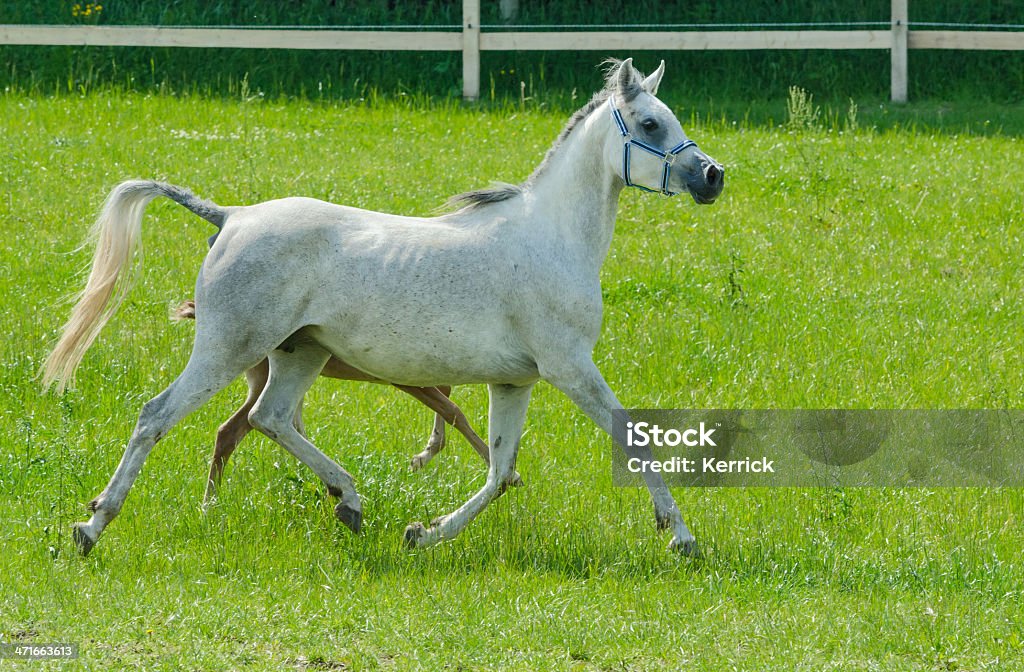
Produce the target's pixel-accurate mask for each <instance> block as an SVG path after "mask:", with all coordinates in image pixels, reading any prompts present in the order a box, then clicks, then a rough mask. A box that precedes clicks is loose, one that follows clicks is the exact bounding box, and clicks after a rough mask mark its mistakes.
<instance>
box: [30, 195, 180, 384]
mask: <svg viewBox="0 0 1024 672" xmlns="http://www.w3.org/2000/svg"><path fill="white" fill-rule="evenodd" d="M161 187H162V185H161V184H160V183H158V182H149V181H131V182H122V183H121V184H119V185H117V187H115V188H114V190H113V191H111V192H110V195H109V196H107V201H106V203H104V204H103V210H102V211H101V212H100V216H99V217H98V218H97V220H96V224H95V225H94V226H93V229H92V236H91V237H92V239H93V241H94V242H95V244H96V254H95V255H94V256H93V260H92V271H91V272H90V273H89V280H88V281H87V282H86V283H85V289H84V290H83V291H82V293H81V295H80V296H79V297H78V302H77V303H76V304H75V307H74V308H73V309H72V311H71V318H70V319H69V320H68V322H67V324H65V325H64V329H63V331H62V333H61V337H60V340H59V341H57V345H56V346H55V347H54V348H53V352H51V353H50V356H49V357H47V359H46V362H45V363H44V364H43V370H42V381H43V386H44V387H50V386H51V385H53V384H56V385H57V390H58V391H59V392H63V391H64V390H65V388H67V386H68V384H69V383H70V382H71V381H72V380H73V379H74V375H75V369H77V368H78V365H79V363H80V362H81V361H82V357H84V356H85V353H86V351H87V350H88V349H89V346H91V345H92V343H93V341H94V340H96V336H97V335H98V334H99V333H100V330H101V329H103V325H105V324H106V323H107V322H108V321H109V320H110V318H111V317H112V316H113V315H114V313H115V312H117V308H118V306H120V305H121V302H122V301H124V298H125V296H126V295H127V293H128V290H129V289H130V288H131V286H132V284H133V282H134V279H135V276H136V274H137V272H138V270H139V264H138V263H137V258H136V257H137V253H138V251H139V247H140V245H141V243H142V235H141V234H142V213H143V212H144V211H145V209H146V205H147V204H148V203H149V202H150V201H152V200H153V199H154V198H156V197H157V196H161V195H164V192H163V190H162V188H161Z"/></svg>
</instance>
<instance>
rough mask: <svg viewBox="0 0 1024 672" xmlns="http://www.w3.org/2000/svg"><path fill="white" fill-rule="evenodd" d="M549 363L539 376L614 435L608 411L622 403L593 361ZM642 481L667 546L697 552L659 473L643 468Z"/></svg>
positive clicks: (630, 450) (645, 454) (644, 455)
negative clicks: (665, 531) (670, 534)
mask: <svg viewBox="0 0 1024 672" xmlns="http://www.w3.org/2000/svg"><path fill="white" fill-rule="evenodd" d="M552 363H554V366H551V367H545V366H541V367H540V369H541V375H543V376H544V378H545V379H546V380H547V381H548V382H550V383H551V384H552V385H554V386H555V387H557V388H558V389H560V390H561V391H562V392H563V393H565V395H566V396H568V397H569V398H570V399H572V400H573V402H575V403H576V405H577V406H579V407H580V409H582V410H583V412H584V413H586V414H587V415H588V416H589V417H590V419H591V420H593V421H594V422H595V423H597V425H598V426H599V427H600V428H601V429H603V430H604V431H605V432H607V433H608V435H609V436H614V435H613V433H612V411H613V410H617V409H621V408H622V404H620V403H619V400H618V399H616V398H615V393H614V392H612V390H611V388H610V387H608V383H606V382H605V380H604V377H603V376H602V375H601V372H600V371H598V369H597V366H595V365H594V362H593V361H592V360H591V359H589V358H587V359H586V360H583V361H577V362H576V364H575V365H573V364H572V363H571V362H564V361H563V362H548V363H547V364H552ZM556 367H557V368H556ZM623 450H625V451H626V455H627V456H628V457H639V458H640V459H645V460H650V459H652V454H651V449H650V447H645V448H637V447H627V446H623ZM644 481H645V482H646V484H647V490H648V491H649V492H650V493H651V499H652V500H653V501H654V517H655V520H656V521H657V525H658V529H659V530H663V529H667V528H669V527H671V528H672V531H673V533H674V536H673V538H672V541H671V542H670V543H669V548H670V549H672V550H676V551H679V552H681V553H682V554H684V555H697V553H698V550H697V542H696V540H695V539H694V538H693V535H692V534H691V533H690V530H689V528H687V527H686V523H685V522H683V517H682V515H681V514H680V513H679V507H677V506H676V502H675V500H674V499H672V494H671V493H670V492H669V490H668V487H667V486H666V485H665V480H664V479H663V478H662V477H661V474H660V473H657V472H650V471H645V472H644Z"/></svg>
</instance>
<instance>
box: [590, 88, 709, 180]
mask: <svg viewBox="0 0 1024 672" xmlns="http://www.w3.org/2000/svg"><path fill="white" fill-rule="evenodd" d="M608 104H609V105H610V106H611V108H612V119H614V120H615V125H616V126H618V127H619V133H621V134H622V139H623V141H624V142H623V145H622V177H623V179H625V180H626V186H627V187H636V188H637V189H641V190H643V191H647V192H651V193H659V190H658V189H651V188H649V187H645V186H643V185H642V184H635V183H634V182H633V181H632V180H631V179H630V177H629V161H630V158H629V157H630V152H631V150H632V148H633V147H637V148H639V149H642V150H643V151H645V152H647V153H648V154H653V155H654V156H656V157H658V158H659V159H661V161H662V164H663V168H662V171H661V190H660V193H662V194H665V195H666V196H675V195H676V193H677V192H675V191H669V188H668V184H669V178H670V177H671V176H672V165H673V164H674V163H675V162H676V157H677V156H679V154H680V153H681V152H682V151H683V150H684V149H688V148H690V147H696V146H697V143H696V142H694V141H693V140H689V139H687V140H683V141H682V142H680V143H679V144H678V145H676V146H675V147H673V148H672V149H670V150H668V151H667V152H665V151H662V150H660V149H658V148H657V147H652V146H651V145H648V144H647V143H646V142H643V141H642V140H637V139H636V138H634V137H633V134H632V133H630V132H629V129H628V128H626V122H625V121H624V120H623V118H622V113H621V112H619V108H617V107H615V100H614V99H612V98H609V99H608Z"/></svg>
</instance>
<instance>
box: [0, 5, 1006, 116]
mask: <svg viewBox="0 0 1024 672" xmlns="http://www.w3.org/2000/svg"><path fill="white" fill-rule="evenodd" d="M907 3H908V0H892V17H891V22H890V25H889V29H888V30H884V29H868V30H803V29H799V30H714V31H694V30H673V31H597V32H594V31H576V30H573V31H529V32H511V31H494V32H491V31H488V30H481V25H480V0H463V2H462V19H463V21H462V27H461V30H426V31H419V30H417V31H398V30H336V29H329V30H328V29H312V30H305V29H299V28H295V27H292V28H284V29H251V28H238V27H225V28H218V27H203V28H183V27H173V28H171V27H168V28H164V27H159V26H53V25H0V45H43V46H46V45H51V46H57V45H63V46H114V47H192V48H235V49H352V50H373V51H461V52H462V92H463V96H464V97H465V98H467V99H469V100H474V99H476V98H478V97H479V95H480V52H481V51H549V50H550V51H558V50H571V51H584V50H586V51H624V50H656V51H672V50H699V51H704V50H750V49H758V50H766V49H843V50H846V49H877V50H889V51H890V52H891V83H890V87H891V89H890V90H891V98H892V100H893V101H895V102H904V101H906V99H907V77H908V67H907V50H908V49H963V50H999V51H1021V50H1024V32H1013V31H1005V30H1004V31H990V30H984V31H979V30H912V29H911V27H912V26H913V24H912V23H911V22H910V21H909V20H908V8H907ZM861 25H862V24H861Z"/></svg>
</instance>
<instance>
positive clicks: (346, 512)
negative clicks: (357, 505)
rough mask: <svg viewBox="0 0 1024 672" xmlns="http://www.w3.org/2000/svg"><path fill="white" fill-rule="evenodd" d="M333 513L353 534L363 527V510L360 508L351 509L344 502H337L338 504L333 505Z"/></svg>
mask: <svg viewBox="0 0 1024 672" xmlns="http://www.w3.org/2000/svg"><path fill="white" fill-rule="evenodd" d="M334 515H335V516H336V517H337V518H338V520H340V521H341V522H342V523H344V524H345V527H347V528H348V529H350V530H352V532H353V533H354V534H359V530H360V529H362V527H363V512H362V510H361V509H353V508H352V507H350V506H348V505H347V504H345V503H344V502H338V505H337V506H335V507H334Z"/></svg>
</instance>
